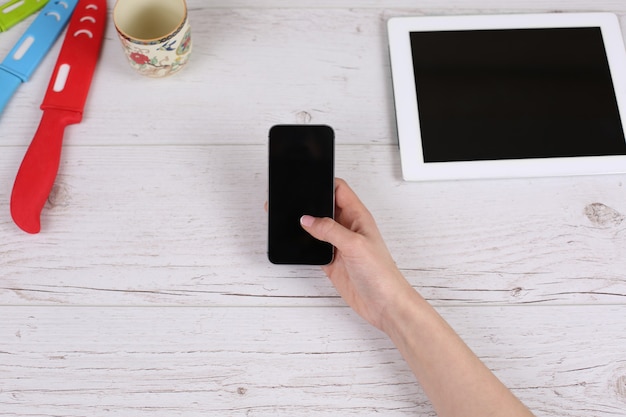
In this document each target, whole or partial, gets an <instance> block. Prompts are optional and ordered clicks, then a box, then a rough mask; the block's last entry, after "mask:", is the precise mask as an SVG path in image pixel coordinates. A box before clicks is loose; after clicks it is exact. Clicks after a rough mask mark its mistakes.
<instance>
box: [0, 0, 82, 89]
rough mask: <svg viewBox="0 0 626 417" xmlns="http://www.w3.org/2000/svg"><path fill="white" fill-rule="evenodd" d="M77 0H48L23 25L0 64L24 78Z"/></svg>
mask: <svg viewBox="0 0 626 417" xmlns="http://www.w3.org/2000/svg"><path fill="white" fill-rule="evenodd" d="M77 3H78V0H50V1H49V2H48V4H47V5H46V6H45V7H44V8H43V9H42V10H41V12H40V13H39V15H38V16H37V18H36V19H35V20H34V21H33V23H32V24H31V25H30V26H29V27H28V29H26V32H25V33H24V35H22V37H21V38H20V39H19V40H18V41H17V43H16V44H15V46H14V47H13V49H11V51H10V52H9V54H8V55H7V57H6V58H5V59H4V61H2V63H1V64H0V68H1V69H4V70H5V71H7V72H9V73H12V74H14V75H15V76H17V77H19V78H20V79H21V80H22V81H23V82H26V81H28V79H29V78H30V76H31V75H32V74H33V72H35V69H36V68H37V66H38V65H39V63H40V62H41V61H42V60H43V58H44V57H45V56H46V54H47V53H48V51H49V50H50V48H52V45H54V43H55V42H56V40H57V38H58V37H59V35H60V34H61V32H62V31H63V29H64V28H65V26H66V25H67V22H68V21H69V20H70V17H71V16H72V12H73V11H74V8H75V7H76V4H77Z"/></svg>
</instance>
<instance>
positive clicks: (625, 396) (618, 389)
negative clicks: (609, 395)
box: [615, 375, 626, 403]
mask: <svg viewBox="0 0 626 417" xmlns="http://www.w3.org/2000/svg"><path fill="white" fill-rule="evenodd" d="M615 393H616V394H617V398H618V399H619V400H620V401H622V402H625V403H626V375H622V376H620V377H619V378H617V381H615Z"/></svg>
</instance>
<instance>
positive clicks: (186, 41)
mask: <svg viewBox="0 0 626 417" xmlns="http://www.w3.org/2000/svg"><path fill="white" fill-rule="evenodd" d="M186 26H189V25H188V24H187V25H186ZM181 33H182V34H183V36H180V37H175V38H171V39H169V40H167V41H166V42H162V43H159V44H152V45H149V44H147V45H142V44H139V43H135V42H133V41H130V40H128V39H126V38H124V37H121V40H122V45H123V46H124V50H125V51H126V55H127V57H128V60H129V62H130V64H131V66H132V67H133V68H134V69H135V70H137V71H138V72H139V73H141V74H143V75H147V76H149V77H164V76H167V75H172V74H175V73H176V72H178V71H180V70H181V69H182V68H183V66H184V65H185V64H186V63H187V61H188V60H189V54H190V52H191V28H189V27H187V28H186V30H185V31H184V32H183V31H181ZM172 51H175V55H174V54H172Z"/></svg>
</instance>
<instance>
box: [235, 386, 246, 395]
mask: <svg viewBox="0 0 626 417" xmlns="http://www.w3.org/2000/svg"><path fill="white" fill-rule="evenodd" d="M246 392H248V390H247V389H246V388H244V387H239V388H237V394H239V395H246Z"/></svg>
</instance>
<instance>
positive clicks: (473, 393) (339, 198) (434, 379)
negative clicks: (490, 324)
mask: <svg viewBox="0 0 626 417" xmlns="http://www.w3.org/2000/svg"><path fill="white" fill-rule="evenodd" d="M335 205H336V207H335V220H333V219H330V218H315V217H311V216H308V215H305V216H303V217H302V218H301V220H300V223H301V225H302V227H303V228H304V229H305V230H306V231H307V232H309V233H310V234H311V235H312V236H314V237H315V238H317V239H319V240H323V241H325V242H329V243H331V244H332V245H333V246H335V248H336V252H335V258H334V260H333V262H332V263H331V264H329V265H326V266H323V267H322V269H323V271H324V273H325V274H326V275H327V276H328V278H329V279H330V280H331V282H332V283H333V285H334V286H335V288H336V289H337V291H338V292H339V294H340V295H341V297H342V298H343V299H344V300H345V301H346V303H347V304H348V305H349V306H350V307H352V308H353V309H354V310H355V311H356V312H357V313H358V314H359V315H360V316H361V317H363V318H364V319H365V320H366V321H367V322H369V323H370V324H371V325H373V326H375V327H376V328H378V329H380V330H382V331H383V332H384V333H386V334H387V335H388V336H389V338H390V339H391V341H392V342H393V343H394V344H395V345H396V347H397V348H398V350H399V351H400V353H401V354H402V356H403V357H404V359H405V360H406V362H407V363H408V364H409V366H410V368H411V370H412V371H413V373H414V374H415V376H416V378H417V380H418V381H419V383H420V384H421V386H422V387H423V389H424V392H425V393H426V395H427V396H428V398H429V399H430V400H431V402H432V404H433V407H434V408H435V411H436V412H437V414H438V416H440V417H489V416H506V417H522V416H524V417H526V416H532V415H533V414H532V413H531V412H530V411H529V410H528V409H527V408H526V407H525V406H524V405H523V404H522V403H521V402H520V401H519V400H518V399H517V398H516V397H515V396H514V395H513V394H512V393H511V391H510V390H509V389H508V388H507V387H505V386H504V385H503V384H502V382H500V380H499V379H498V378H497V377H496V376H495V375H494V374H493V373H492V372H491V371H490V370H489V369H488V368H487V367H486V366H485V365H484V364H483V363H482V362H481V361H480V359H479V358H478V357H477V356H476V355H475V354H474V353H473V352H472V351H471V350H470V349H469V348H468V347H467V345H466V344H465V343H464V342H463V340H461V338H460V337H459V336H458V335H457V334H456V332H455V331H454V330H453V329H452V328H451V327H450V326H449V325H448V324H447V323H446V321H445V320H444V319H443V318H442V317H441V316H440V315H439V314H438V313H437V312H436V311H435V310H434V308H433V307H432V306H431V305H430V304H429V303H428V302H427V301H426V300H425V299H424V298H422V296H421V295H420V294H419V293H418V292H417V291H415V290H414V289H413V287H412V286H411V285H410V284H409V283H408V281H407V280H406V279H405V277H404V276H403V275H402V273H401V272H400V270H399V269H398V267H397V266H396V263H395V262H394V260H393V258H392V256H391V254H390V253H389V250H388V249H387V246H386V245H385V242H384V241H383V238H382V236H381V234H380V232H379V230H378V227H377V226H376V222H375V220H374V218H373V217H372V215H371V214H370V212H369V211H368V210H367V208H366V207H365V206H364V205H363V203H362V202H361V201H360V200H359V198H358V197H357V195H356V194H355V193H354V192H353V191H352V189H351V188H350V187H349V186H348V184H347V183H346V182H345V181H343V180H341V179H337V180H336V181H335Z"/></svg>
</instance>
